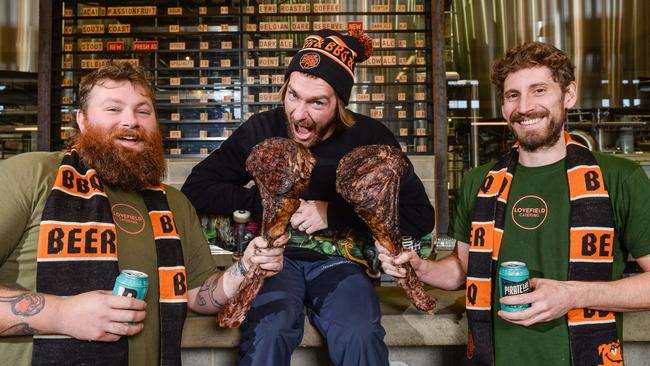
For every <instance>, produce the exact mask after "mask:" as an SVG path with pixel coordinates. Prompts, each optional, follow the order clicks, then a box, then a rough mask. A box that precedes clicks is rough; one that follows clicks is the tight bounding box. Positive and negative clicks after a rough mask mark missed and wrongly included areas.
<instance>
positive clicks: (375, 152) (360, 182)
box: [336, 145, 436, 314]
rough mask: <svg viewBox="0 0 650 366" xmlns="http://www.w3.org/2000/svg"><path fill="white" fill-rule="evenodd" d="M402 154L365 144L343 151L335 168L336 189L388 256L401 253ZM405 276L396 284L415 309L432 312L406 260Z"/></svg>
mask: <svg viewBox="0 0 650 366" xmlns="http://www.w3.org/2000/svg"><path fill="white" fill-rule="evenodd" d="M406 167H407V163H406V161H405V158H404V154H403V153H402V152H401V151H400V150H399V149H398V148H396V147H393V146H388V145H366V146H361V147H358V148H356V149H354V150H352V151H351V152H349V153H348V154H346V155H345V156H344V157H343V159H341V162H340V163H339V166H338V168H337V169H336V191H337V192H338V193H339V194H340V195H341V196H342V197H343V198H344V199H345V200H346V201H348V202H349V203H350V204H352V206H353V207H354V211H355V212H356V213H357V214H358V215H359V216H360V217H361V218H362V219H363V221H365V222H366V224H368V226H369V227H370V230H371V231H372V234H373V236H374V237H375V239H376V240H377V241H378V242H379V244H380V245H381V246H383V247H384V248H386V249H388V251H389V252H390V253H391V255H398V254H399V253H401V252H402V250H403V248H402V238H401V235H400V233H399V216H398V214H399V186H400V184H399V183H400V178H401V176H402V174H404V171H405V170H406ZM403 267H404V268H406V277H405V278H398V279H397V283H398V284H399V285H400V286H402V288H404V291H405V292H406V295H407V296H408V297H409V299H411V302H412V303H413V304H414V305H415V307H416V308H418V309H420V310H422V311H426V312H427V313H429V314H433V310H434V308H435V306H436V302H435V300H434V299H432V298H431V297H429V295H427V293H426V292H425V291H424V288H423V287H422V283H421V282H420V280H419V279H418V277H417V275H416V274H415V270H413V267H412V266H411V264H410V263H406V264H404V265H403Z"/></svg>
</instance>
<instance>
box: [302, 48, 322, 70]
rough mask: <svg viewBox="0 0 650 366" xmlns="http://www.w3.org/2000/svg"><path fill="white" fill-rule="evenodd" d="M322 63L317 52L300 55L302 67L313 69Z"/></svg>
mask: <svg viewBox="0 0 650 366" xmlns="http://www.w3.org/2000/svg"><path fill="white" fill-rule="evenodd" d="M318 64H320V56H319V55H318V54H317V53H316V52H309V53H305V54H304V55H302V57H300V67H302V68H303V69H305V70H309V69H313V68H314V67H316V66H318Z"/></svg>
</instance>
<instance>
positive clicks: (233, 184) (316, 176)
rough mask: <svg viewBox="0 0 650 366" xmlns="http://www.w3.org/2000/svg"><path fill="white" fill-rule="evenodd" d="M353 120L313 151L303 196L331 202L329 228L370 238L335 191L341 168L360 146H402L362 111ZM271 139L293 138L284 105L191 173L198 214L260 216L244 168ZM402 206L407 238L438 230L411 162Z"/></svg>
mask: <svg viewBox="0 0 650 366" xmlns="http://www.w3.org/2000/svg"><path fill="white" fill-rule="evenodd" d="M354 118H355V121H356V123H355V125H354V127H352V128H348V129H338V130H337V131H335V132H334V134H333V135H332V136H330V137H329V138H327V139H326V140H324V141H321V142H319V143H317V144H316V145H314V146H312V147H311V149H310V150H311V152H312V154H313V155H314V158H316V166H315V167H314V169H313V171H312V174H311V180H310V183H309V186H308V187H307V189H306V190H305V192H304V193H303V195H302V198H303V199H305V200H318V201H327V202H329V205H328V208H327V222H328V226H329V227H330V228H333V229H337V228H353V229H356V230H361V231H365V233H366V234H367V233H368V232H369V231H368V227H367V226H366V225H365V224H364V223H363V222H362V221H361V219H360V218H359V217H358V216H357V215H356V214H355V213H354V211H353V210H352V207H351V206H350V205H349V204H348V203H347V202H346V201H345V200H344V199H343V198H342V197H341V196H340V195H339V194H338V193H336V184H335V181H336V168H337V166H338V163H339V161H340V160H341V158H342V157H343V155H345V154H346V153H348V152H350V151H352V150H353V149H354V148H356V147H359V146H363V145H371V144H386V145H393V146H397V147H399V144H398V142H397V140H396V139H395V136H393V134H392V133H391V132H390V130H388V128H386V127H385V126H384V125H382V124H381V123H380V122H379V121H377V120H375V119H372V118H369V117H366V116H363V115H360V114H357V113H355V114H354ZM269 137H288V133H287V125H286V116H285V112H284V108H282V107H278V108H276V109H273V110H271V111H267V112H262V113H258V114H256V115H254V116H252V117H251V118H250V119H249V120H248V121H246V122H245V123H243V124H242V125H241V126H240V127H239V128H238V129H237V130H236V131H235V132H234V133H233V134H232V136H230V137H229V138H228V139H227V140H226V141H224V142H223V144H222V145H221V147H220V148H219V149H218V150H215V151H214V152H212V154H210V156H208V157H207V158H205V159H204V160H203V161H201V162H200V163H198V164H197V165H196V166H195V167H194V169H192V173H191V174H190V176H189V177H188V178H187V180H186V181H185V184H184V185H183V188H182V191H183V193H185V195H186V196H187V197H188V198H189V200H190V201H191V202H192V204H194V207H195V208H196V209H197V211H199V212H201V213H207V214H219V215H226V216H230V215H232V213H233V211H235V210H249V211H251V213H252V214H253V215H258V216H259V217H261V212H262V204H261V198H260V195H259V192H258V190H257V188H256V187H255V186H253V187H252V188H245V187H244V186H245V185H246V184H247V183H248V182H250V181H251V180H252V177H251V175H250V174H248V172H247V171H246V169H245V161H246V158H247V157H248V155H249V154H250V152H251V150H252V148H253V147H254V146H255V145H256V144H258V143H259V142H261V141H263V140H265V139H267V138H269ZM399 206H400V209H399V220H400V231H401V234H402V235H412V236H422V235H426V234H428V233H430V232H431V231H432V230H433V226H434V210H433V207H432V206H431V204H430V203H429V199H428V198H427V195H426V193H425V191H424V186H423V185H422V182H421V181H420V179H419V178H418V177H417V175H415V172H414V170H413V165H412V164H411V162H410V161H409V162H408V169H407V171H406V173H404V175H403V176H402V179H401V187H400V193H399Z"/></svg>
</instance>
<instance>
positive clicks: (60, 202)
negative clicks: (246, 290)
mask: <svg viewBox="0 0 650 366" xmlns="http://www.w3.org/2000/svg"><path fill="white" fill-rule="evenodd" d="M141 194H142V198H143V200H144V203H145V205H146V207H147V210H148V211H149V222H150V223H151V226H152V232H153V239H154V242H155V246H156V253H157V257H158V278H159V283H160V286H159V290H160V299H159V301H160V349H161V352H160V361H161V364H162V365H180V364H181V357H180V341H181V334H182V329H183V323H184V322H185V316H186V313H187V282H186V277H185V267H184V261H183V251H182V247H181V241H180V237H179V235H178V232H177V230H176V225H175V223H174V218H173V216H172V212H171V211H170V209H169V205H168V203H167V198H166V196H165V191H164V188H163V186H162V185H159V186H156V187H149V188H146V189H144V190H142V191H141ZM117 254H118V238H117V231H116V228H115V224H114V222H113V216H112V214H111V207H110V203H109V200H108V196H107V195H106V193H105V191H104V187H103V185H102V182H101V180H100V178H99V176H98V175H97V172H96V171H95V170H94V169H89V168H86V167H85V166H83V164H82V163H81V161H80V159H79V155H78V152H77V150H76V149H75V148H74V147H73V148H72V149H70V150H68V151H67V152H66V154H65V156H64V157H63V160H62V161H61V165H60V166H59V170H58V172H57V175H56V179H55V181H54V186H53V187H52V191H51V193H50V194H49V196H48V198H47V201H46V203H45V208H44V209H43V216H42V218H41V224H40V233H39V239H38V249H37V272H36V289H37V291H38V292H41V293H45V294H51V295H57V296H73V295H77V294H81V293H84V292H88V291H93V290H112V289H113V285H114V283H115V279H116V277H117V275H118V274H119V268H118V256H117ZM150 275H151V274H150ZM148 300H149V301H150V303H151V301H152V300H151V299H148ZM32 364H33V365H45V364H47V365H52V364H56V365H64V364H65V365H127V364H128V340H127V337H122V338H120V340H119V341H117V342H89V341H85V340H79V339H74V338H72V337H68V336H64V335H35V336H34V349H33V353H32Z"/></svg>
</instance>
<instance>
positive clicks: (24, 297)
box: [0, 292, 45, 316]
mask: <svg viewBox="0 0 650 366" xmlns="http://www.w3.org/2000/svg"><path fill="white" fill-rule="evenodd" d="M0 302H7V303H9V304H11V312H12V313H13V314H14V315H18V316H32V315H36V314H38V313H40V312H41V310H43V308H44V307H45V297H43V295H39V294H32V293H29V292H27V293H23V294H20V295H16V296H0Z"/></svg>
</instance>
